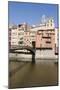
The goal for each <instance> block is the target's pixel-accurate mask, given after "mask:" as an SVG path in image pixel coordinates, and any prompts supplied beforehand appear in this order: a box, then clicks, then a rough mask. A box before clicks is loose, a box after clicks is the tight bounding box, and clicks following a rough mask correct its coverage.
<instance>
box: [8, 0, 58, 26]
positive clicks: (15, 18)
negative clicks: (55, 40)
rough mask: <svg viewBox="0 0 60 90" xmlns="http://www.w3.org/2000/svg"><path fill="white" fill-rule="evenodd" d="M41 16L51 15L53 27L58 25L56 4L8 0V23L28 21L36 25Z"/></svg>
mask: <svg viewBox="0 0 60 90" xmlns="http://www.w3.org/2000/svg"><path fill="white" fill-rule="evenodd" d="M42 16H45V17H48V18H49V17H53V18H54V22H55V27H58V5H57V4H41V3H26V2H14V1H9V2H8V22H9V24H16V25H17V24H20V23H24V22H26V23H28V24H30V25H37V24H40V23H41V18H42Z"/></svg>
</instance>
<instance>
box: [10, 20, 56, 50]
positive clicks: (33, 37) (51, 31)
mask: <svg viewBox="0 0 60 90" xmlns="http://www.w3.org/2000/svg"><path fill="white" fill-rule="evenodd" d="M56 31H57V30H56ZM56 31H55V26H54V20H53V19H52V18H50V19H47V21H46V22H45V23H42V24H39V25H35V26H34V27H32V26H30V25H28V24H27V23H23V24H19V25H18V26H14V27H12V28H11V29H10V30H9V45H10V46H30V47H32V43H33V42H35V47H36V48H45V49H53V50H54V49H55V44H57V40H56V37H57V35H56Z"/></svg>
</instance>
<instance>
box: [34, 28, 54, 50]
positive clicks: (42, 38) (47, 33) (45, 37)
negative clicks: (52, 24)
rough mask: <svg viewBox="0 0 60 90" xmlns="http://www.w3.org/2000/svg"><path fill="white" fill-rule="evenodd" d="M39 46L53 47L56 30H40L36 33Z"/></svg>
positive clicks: (37, 45)
mask: <svg viewBox="0 0 60 90" xmlns="http://www.w3.org/2000/svg"><path fill="white" fill-rule="evenodd" d="M36 47H37V48H51V49H54V47H55V30H53V29H51V30H39V31H37V34H36Z"/></svg>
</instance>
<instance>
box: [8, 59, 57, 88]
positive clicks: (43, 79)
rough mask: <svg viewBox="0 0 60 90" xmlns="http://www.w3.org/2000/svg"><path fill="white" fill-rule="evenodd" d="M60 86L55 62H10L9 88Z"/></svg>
mask: <svg viewBox="0 0 60 90" xmlns="http://www.w3.org/2000/svg"><path fill="white" fill-rule="evenodd" d="M57 84H58V66H57V64H54V63H53V62H48V63H47V62H38V63H35V64H32V63H31V62H17V61H10V62H9V88H18V87H32V86H48V85H57Z"/></svg>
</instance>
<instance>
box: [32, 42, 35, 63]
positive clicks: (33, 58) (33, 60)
mask: <svg viewBox="0 0 60 90" xmlns="http://www.w3.org/2000/svg"><path fill="white" fill-rule="evenodd" d="M32 46H33V48H32V49H33V53H32V63H35V42H32Z"/></svg>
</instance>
